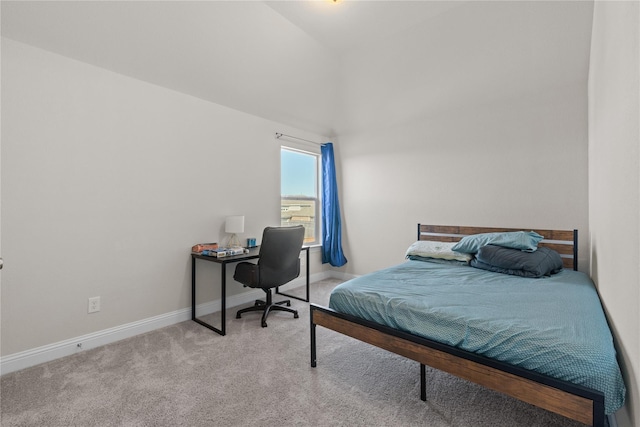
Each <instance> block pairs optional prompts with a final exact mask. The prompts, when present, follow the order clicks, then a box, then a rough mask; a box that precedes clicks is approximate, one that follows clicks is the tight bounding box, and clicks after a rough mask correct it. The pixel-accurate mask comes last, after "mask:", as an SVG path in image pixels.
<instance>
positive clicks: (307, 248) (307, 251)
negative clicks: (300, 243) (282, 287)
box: [276, 247, 309, 302]
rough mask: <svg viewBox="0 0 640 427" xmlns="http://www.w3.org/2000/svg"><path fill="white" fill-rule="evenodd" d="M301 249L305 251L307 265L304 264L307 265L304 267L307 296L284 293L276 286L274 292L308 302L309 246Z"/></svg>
mask: <svg viewBox="0 0 640 427" xmlns="http://www.w3.org/2000/svg"><path fill="white" fill-rule="evenodd" d="M302 250H303V251H305V252H306V253H307V265H306V267H307V268H306V270H307V271H306V273H307V298H306V299H304V298H300V297H297V296H295V295H289V294H285V293H284V292H280V291H279V289H278V287H276V294H278V295H283V296H285V297H289V298H293V299H297V300H300V301H304V302H309V247H306V248H302Z"/></svg>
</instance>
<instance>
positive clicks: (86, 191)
mask: <svg viewBox="0 0 640 427" xmlns="http://www.w3.org/2000/svg"><path fill="white" fill-rule="evenodd" d="M276 131H279V132H285V133H289V134H294V135H299V136H301V137H306V138H311V139H316V140H322V138H320V137H319V136H318V135H309V134H306V133H305V132H302V131H301V130H298V129H292V128H289V127H286V126H284V125H281V124H278V123H275V122H272V121H268V120H264V119H261V118H258V117H256V116H252V115H248V114H245V113H242V112H238V111H236V110H232V109H229V108H226V107H223V106H220V105H217V104H213V103H210V102H206V101H203V100H201V99H198V98H194V97H191V96H188V95H184V94H181V93H178V92H175V91H172V90H168V89H165V88H161V87H159V86H155V85H152V84H149V83H145V82H142V81H139V80H136V79H133V78H130V77H125V76H123V75H120V74H115V73H113V72H111V71H107V70H105V69H101V68H97V67H94V66H92V65H88V64H85V63H81V62H77V61H74V60H71V59H68V58H65V57H62V56H59V55H57V54H53V53H50V52H47V51H44V50H40V49H37V48H34V47H30V46H28V45H25V44H22V43H18V42H14V41H11V40H9V39H3V40H2V217H1V218H2V249H3V254H2V255H3V258H4V260H5V268H4V270H3V273H2V274H3V275H2V331H1V333H2V354H3V355H11V354H14V353H16V352H21V351H24V350H27V349H33V348H37V347H40V346H44V345H47V344H51V343H56V342H59V341H62V340H66V339H70V338H74V337H78V336H82V335H85V334H88V333H91V332H95V331H100V330H104V329H107V328H111V327H115V326H118V325H123V324H127V323H130V322H135V321H139V320H141V319H146V318H150V317H152V316H157V315H161V314H164V313H169V312H172V311H175V310H179V309H183V308H186V307H190V303H191V300H190V298H191V297H190V295H191V270H190V268H191V264H190V262H191V260H190V256H189V250H190V248H191V246H192V245H193V244H195V243H197V242H204V241H221V240H222V239H224V238H225V237H226V236H225V234H224V232H223V231H224V218H225V216H226V215H230V214H244V215H245V218H246V219H245V235H244V237H247V236H256V237H258V239H259V238H260V236H261V232H262V229H263V227H264V226H266V225H277V224H279V221H280V218H279V210H280V208H279V203H280V202H279V194H280V169H279V159H280V142H279V141H277V140H276V139H275V138H274V133H275V132H276ZM312 258H313V259H312V262H313V263H314V264H316V265H315V266H314V271H318V269H320V268H321V267H318V266H317V264H318V263H319V254H318V253H317V252H314V253H313V254H312ZM316 258H317V259H316ZM218 268H219V267H218V266H217V265H215V266H214V265H210V266H206V265H205V266H203V267H202V268H200V267H199V272H200V273H201V274H202V276H203V277H204V278H203V280H205V279H206V280H212V281H213V282H214V283H216V281H218V280H219V269H218ZM239 292H243V288H242V287H241V286H240V285H239V284H237V283H235V284H233V285H231V286H229V287H228V294H230V295H233V294H237V293H239ZM93 296H100V297H101V299H102V309H101V311H100V312H99V313H95V314H87V298H89V297H93ZM218 296H219V294H218V293H215V294H213V297H214V298H215V297H218Z"/></svg>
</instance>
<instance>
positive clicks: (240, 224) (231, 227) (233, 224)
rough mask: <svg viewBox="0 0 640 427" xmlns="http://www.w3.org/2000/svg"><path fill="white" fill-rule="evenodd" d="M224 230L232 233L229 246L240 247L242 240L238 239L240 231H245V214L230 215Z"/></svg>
mask: <svg viewBox="0 0 640 427" xmlns="http://www.w3.org/2000/svg"><path fill="white" fill-rule="evenodd" d="M224 231H225V232H227V233H231V237H229V242H228V244H227V246H228V247H230V248H233V247H240V246H241V245H240V241H239V240H238V236H236V234H238V233H244V215H233V216H228V217H227V219H226V221H225V226H224Z"/></svg>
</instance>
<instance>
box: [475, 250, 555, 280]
mask: <svg viewBox="0 0 640 427" xmlns="http://www.w3.org/2000/svg"><path fill="white" fill-rule="evenodd" d="M471 266H472V267H476V268H480V269H483V270H489V271H494V272H496V273H504V274H512V275H514V276H522V277H543V276H550V275H552V274H555V273H558V272H560V271H561V270H562V258H560V254H558V252H556V251H554V250H553V249H549V248H545V247H538V250H537V251H535V252H523V251H521V250H518V249H511V248H505V247H502V246H495V245H486V246H483V247H481V248H480V249H479V250H478V253H477V254H476V258H475V259H473V260H472V261H471Z"/></svg>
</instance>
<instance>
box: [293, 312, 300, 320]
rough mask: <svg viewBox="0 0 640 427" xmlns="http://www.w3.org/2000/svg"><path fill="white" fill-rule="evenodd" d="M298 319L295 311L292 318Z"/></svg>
mask: <svg viewBox="0 0 640 427" xmlns="http://www.w3.org/2000/svg"><path fill="white" fill-rule="evenodd" d="M298 317H300V316H298V312H297V311H296V312H295V313H293V318H294V319H297V318H298Z"/></svg>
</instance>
